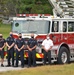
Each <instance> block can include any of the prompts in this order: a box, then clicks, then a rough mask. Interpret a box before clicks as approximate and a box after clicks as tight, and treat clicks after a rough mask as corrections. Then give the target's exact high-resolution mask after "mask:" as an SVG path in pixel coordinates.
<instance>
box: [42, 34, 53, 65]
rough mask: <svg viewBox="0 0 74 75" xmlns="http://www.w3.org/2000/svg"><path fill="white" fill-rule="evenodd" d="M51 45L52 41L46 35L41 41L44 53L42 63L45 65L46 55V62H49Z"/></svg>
mask: <svg viewBox="0 0 74 75" xmlns="http://www.w3.org/2000/svg"><path fill="white" fill-rule="evenodd" d="M52 46H53V41H52V40H51V39H50V37H49V35H47V36H46V39H45V40H44V41H43V42H42V48H43V53H44V65H46V61H47V57H48V64H51V48H52Z"/></svg>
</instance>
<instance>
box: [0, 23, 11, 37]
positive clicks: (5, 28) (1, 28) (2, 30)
mask: <svg viewBox="0 0 74 75" xmlns="http://www.w3.org/2000/svg"><path fill="white" fill-rule="evenodd" d="M10 31H11V25H6V24H2V23H0V34H3V37H4V38H7V37H8V36H9V32H10Z"/></svg>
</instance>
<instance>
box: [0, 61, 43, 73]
mask: <svg viewBox="0 0 74 75" xmlns="http://www.w3.org/2000/svg"><path fill="white" fill-rule="evenodd" d="M36 63H37V64H38V66H39V65H41V64H42V62H36ZM0 64H1V62H0ZM6 65H7V61H6V60H5V61H4V67H1V66H0V72H4V71H13V70H21V69H26V68H27V65H25V67H24V68H21V66H20V65H21V62H20V61H19V66H18V67H6Z"/></svg>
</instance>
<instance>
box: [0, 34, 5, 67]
mask: <svg viewBox="0 0 74 75" xmlns="http://www.w3.org/2000/svg"><path fill="white" fill-rule="evenodd" d="M4 47H5V39H4V38H3V36H2V34H0V56H1V67H4V65H3V62H4Z"/></svg>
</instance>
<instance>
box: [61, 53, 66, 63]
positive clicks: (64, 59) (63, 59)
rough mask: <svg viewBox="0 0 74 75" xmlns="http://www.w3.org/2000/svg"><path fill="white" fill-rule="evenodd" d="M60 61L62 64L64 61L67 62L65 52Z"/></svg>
mask: <svg viewBox="0 0 74 75" xmlns="http://www.w3.org/2000/svg"><path fill="white" fill-rule="evenodd" d="M61 60H62V62H63V63H66V61H67V53H66V52H63V53H62V55H61Z"/></svg>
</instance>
